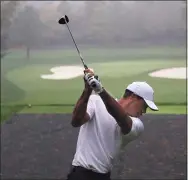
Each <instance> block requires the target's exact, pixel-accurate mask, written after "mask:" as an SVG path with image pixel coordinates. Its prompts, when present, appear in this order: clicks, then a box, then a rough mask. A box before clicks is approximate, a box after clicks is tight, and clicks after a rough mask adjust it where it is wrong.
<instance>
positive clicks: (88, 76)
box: [84, 72, 103, 93]
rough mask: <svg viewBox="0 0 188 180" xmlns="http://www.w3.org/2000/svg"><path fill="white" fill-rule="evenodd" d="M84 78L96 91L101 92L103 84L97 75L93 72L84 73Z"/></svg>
mask: <svg viewBox="0 0 188 180" xmlns="http://www.w3.org/2000/svg"><path fill="white" fill-rule="evenodd" d="M84 79H85V80H86V82H87V83H88V84H89V86H90V87H91V88H92V89H93V90H94V91H95V92H96V93H101V92H102V91H103V86H102V84H101V82H100V80H99V78H98V76H95V75H94V73H93V72H89V73H85V75H84Z"/></svg>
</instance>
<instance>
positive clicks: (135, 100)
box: [125, 95, 148, 117]
mask: <svg viewBox="0 0 188 180" xmlns="http://www.w3.org/2000/svg"><path fill="white" fill-rule="evenodd" d="M147 107H148V106H147V104H146V103H145V101H144V100H143V99H142V98H140V97H138V96H136V95H133V96H131V97H130V98H129V102H128V103H127V105H126V106H125V110H126V112H127V113H128V114H129V115H130V116H133V117H140V116H142V114H143V113H146V109H147Z"/></svg>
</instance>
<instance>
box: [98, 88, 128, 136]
mask: <svg viewBox="0 0 188 180" xmlns="http://www.w3.org/2000/svg"><path fill="white" fill-rule="evenodd" d="M99 96H100V97H101V98H102V100H103V102H104V104H105V106H106V109H107V110H108V112H109V113H110V114H111V115H112V116H113V117H114V118H115V120H116V121H117V123H118V125H119V126H120V127H121V131H122V133H123V134H128V133H129V132H130V131H131V128H132V119H131V118H130V117H129V116H128V115H127V114H126V113H125V111H124V110H123V108H122V107H121V105H120V104H119V103H118V102H117V101H116V100H115V99H114V98H113V97H112V96H111V95H109V94H108V92H107V91H106V90H105V89H103V91H102V92H101V93H99Z"/></svg>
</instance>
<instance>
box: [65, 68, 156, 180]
mask: <svg viewBox="0 0 188 180" xmlns="http://www.w3.org/2000/svg"><path fill="white" fill-rule="evenodd" d="M84 73H85V75H84V81H85V88H84V90H83V93H82V95H81V97H80V98H79V100H78V102H77V103H76V105H75V108H74V110H73V114H72V121H71V124H72V126H73V127H80V131H79V136H78V141H77V148H76V153H75V155H74V159H73V161H72V168H71V171H70V172H69V174H68V176H67V180H110V174H111V170H112V167H113V160H114V158H115V157H116V155H117V153H118V150H119V148H120V144H121V137H122V136H124V141H126V144H128V143H129V142H131V141H133V140H135V139H137V138H138V137H139V136H140V135H141V134H142V132H143V131H144V125H143V123H142V121H141V120H140V119H139V117H140V116H141V115H142V114H143V113H146V109H147V108H148V107H149V108H150V109H152V110H155V111H157V110H158V108H157V106H156V105H155V103H154V102H153V96H154V91H153V89H152V87H151V86H150V85H148V84H147V83H146V82H133V83H131V84H130V85H128V87H127V88H126V89H125V93H124V95H123V97H121V98H120V99H119V100H116V99H114V98H113V97H112V96H111V95H110V94H109V93H108V92H107V91H106V89H105V88H104V87H103V86H102V84H101V82H100V80H99V79H98V78H95V74H94V72H93V71H92V70H91V69H87V70H85V71H84ZM112 83H113V82H112ZM92 91H93V92H95V93H94V94H93V93H92Z"/></svg>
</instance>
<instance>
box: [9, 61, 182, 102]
mask: <svg viewBox="0 0 188 180" xmlns="http://www.w3.org/2000/svg"><path fill="white" fill-rule="evenodd" d="M89 65H90V67H92V68H94V69H95V72H96V73H97V74H98V75H99V77H100V79H101V82H102V83H103V86H104V87H105V88H106V89H107V90H108V91H110V92H111V93H112V94H113V95H114V96H116V97H118V98H119V97H120V96H121V95H122V94H123V92H124V89H125V88H126V87H127V85H128V84H129V83H131V82H133V81H147V82H148V83H149V84H151V85H152V87H153V88H154V90H155V100H156V102H157V103H159V104H185V103H186V101H185V100H186V98H185V97H186V81H185V80H171V79H161V78H152V77H150V76H148V72H151V71H153V70H155V69H160V68H168V67H173V66H175V67H177V66H183V65H184V64H183V62H181V61H165V60H150V61H149V60H147V61H136V60H134V61H133V62H131V61H116V62H106V63H93V64H89ZM54 66H55V65H54ZM54 66H52V65H30V66H25V67H22V68H19V69H14V70H12V71H10V72H8V73H7V74H6V78H7V79H8V80H9V81H11V82H12V83H13V84H15V85H16V86H18V87H19V88H21V89H22V90H23V91H24V92H25V96H24V98H20V99H19V100H17V101H12V103H13V104H29V103H30V104H34V105H40V104H46V105H47V104H74V102H75V101H76V100H77V98H78V97H79V96H80V94H81V92H82V89H83V87H84V84H83V79H82V77H78V78H74V79H70V80H44V79H42V78H41V77H40V75H41V74H46V73H51V72H50V71H49V70H50V68H52V67H54ZM169 89H170V91H169ZM15 95H16V96H17V93H15Z"/></svg>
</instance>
